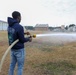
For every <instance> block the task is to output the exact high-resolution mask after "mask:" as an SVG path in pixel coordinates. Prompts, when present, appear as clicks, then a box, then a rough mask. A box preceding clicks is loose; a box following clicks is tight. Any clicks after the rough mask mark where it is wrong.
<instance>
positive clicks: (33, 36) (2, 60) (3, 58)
mask: <svg viewBox="0 0 76 75" xmlns="http://www.w3.org/2000/svg"><path fill="white" fill-rule="evenodd" d="M29 36H30V37H32V38H36V34H34V35H29ZM18 41H19V40H18V39H17V40H16V41H14V42H13V43H12V44H11V45H10V46H9V47H8V49H7V50H6V51H5V53H4V55H3V57H2V59H1V62H0V72H1V69H2V65H3V62H4V60H5V57H6V56H7V54H8V52H9V51H10V49H11V48H12V47H13V46H14V45H15V44H16V43H17V42H18Z"/></svg>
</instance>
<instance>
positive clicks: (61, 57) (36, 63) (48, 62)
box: [0, 31, 76, 75]
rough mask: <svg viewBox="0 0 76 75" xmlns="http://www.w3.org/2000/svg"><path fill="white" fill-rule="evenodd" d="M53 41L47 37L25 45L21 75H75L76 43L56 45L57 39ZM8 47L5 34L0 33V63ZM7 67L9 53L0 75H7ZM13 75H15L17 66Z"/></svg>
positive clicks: (34, 39)
mask: <svg viewBox="0 0 76 75" xmlns="http://www.w3.org/2000/svg"><path fill="white" fill-rule="evenodd" d="M30 32H31V34H41V33H45V32H39V31H37V32H36V31H30ZM54 39H55V38H51V40H52V41H51V40H50V39H49V37H46V38H44V37H40V38H33V41H32V42H28V43H25V49H26V59H25V65H24V71H23V75H76V42H75V41H73V42H66V43H64V42H62V41H61V42H60V41H59V43H58V41H55V40H56V39H57V38H56V39H55V40H54ZM57 40H58V39H57ZM8 47H9V46H8V38H7V32H5V31H0V61H1V58H2V56H3V54H4V52H5V51H6V50H7V48H8ZM9 65H10V52H9V53H8V55H7V56H6V59H5V61H4V63H3V66H2V71H1V73H0V75H8V69H9ZM15 75H17V66H16V68H15Z"/></svg>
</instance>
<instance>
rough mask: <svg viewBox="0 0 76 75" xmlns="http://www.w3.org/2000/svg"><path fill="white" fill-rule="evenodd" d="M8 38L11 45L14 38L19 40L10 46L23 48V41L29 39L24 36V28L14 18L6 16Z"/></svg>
mask: <svg viewBox="0 0 76 75" xmlns="http://www.w3.org/2000/svg"><path fill="white" fill-rule="evenodd" d="M7 21H8V25H9V26H8V39H9V45H11V44H12V43H13V42H14V41H15V40H17V39H19V41H18V42H17V43H16V44H15V45H14V46H13V47H12V49H22V48H24V43H25V42H28V41H29V38H25V37H24V29H23V27H22V26H21V25H20V24H19V23H18V21H17V20H16V19H13V18H11V17H8V20H7Z"/></svg>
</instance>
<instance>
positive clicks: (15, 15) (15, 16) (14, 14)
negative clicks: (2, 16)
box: [12, 11, 21, 19]
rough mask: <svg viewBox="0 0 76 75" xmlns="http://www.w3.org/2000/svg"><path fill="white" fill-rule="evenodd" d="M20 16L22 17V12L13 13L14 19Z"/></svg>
mask: <svg viewBox="0 0 76 75" xmlns="http://www.w3.org/2000/svg"><path fill="white" fill-rule="evenodd" d="M19 16H21V14H20V12H18V11H14V12H13V13H12V17H13V18H14V19H17V18H18V17H19Z"/></svg>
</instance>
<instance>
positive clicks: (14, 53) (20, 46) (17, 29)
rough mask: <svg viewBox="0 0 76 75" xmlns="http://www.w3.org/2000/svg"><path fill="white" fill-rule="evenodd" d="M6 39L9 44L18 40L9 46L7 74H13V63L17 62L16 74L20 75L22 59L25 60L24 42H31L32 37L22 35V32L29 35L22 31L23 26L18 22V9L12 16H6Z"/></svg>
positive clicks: (19, 17)
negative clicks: (9, 57)
mask: <svg viewBox="0 0 76 75" xmlns="http://www.w3.org/2000/svg"><path fill="white" fill-rule="evenodd" d="M7 21H8V24H9V26H8V40H9V45H11V44H12V43H13V42H14V41H16V40H17V39H18V40H19V41H18V42H17V43H16V44H15V45H14V46H13V47H12V48H11V63H10V67H9V74H8V75H14V69H15V65H16V63H17V65H18V70H17V75H22V73H23V67H24V60H25V49H24V43H26V42H31V41H32V37H27V38H25V37H24V34H27V35H30V33H29V32H26V33H24V29H23V27H22V26H21V25H20V24H19V23H20V22H21V14H20V12H18V11H14V12H13V13H12V17H8V20H7Z"/></svg>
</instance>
